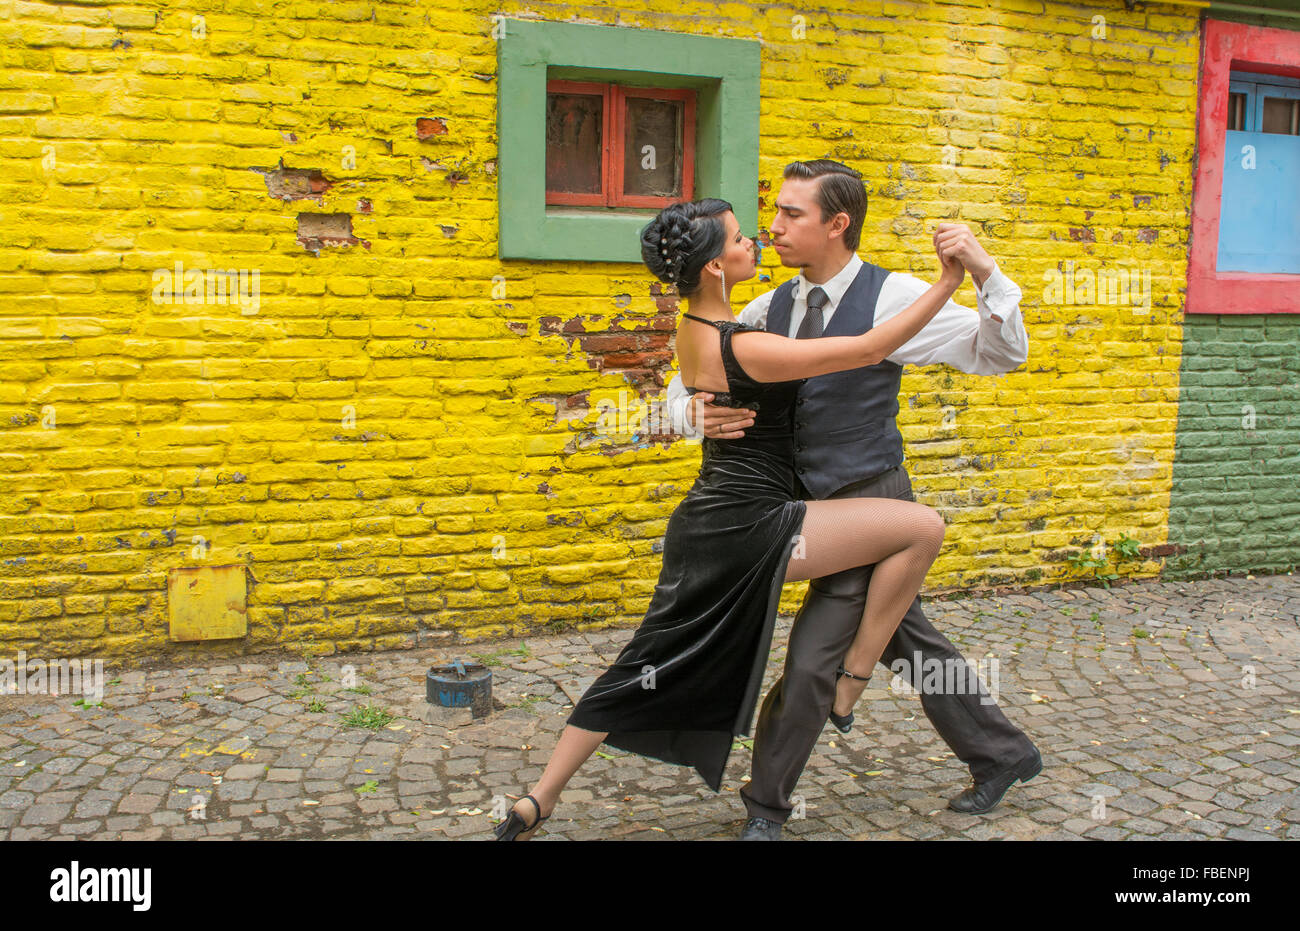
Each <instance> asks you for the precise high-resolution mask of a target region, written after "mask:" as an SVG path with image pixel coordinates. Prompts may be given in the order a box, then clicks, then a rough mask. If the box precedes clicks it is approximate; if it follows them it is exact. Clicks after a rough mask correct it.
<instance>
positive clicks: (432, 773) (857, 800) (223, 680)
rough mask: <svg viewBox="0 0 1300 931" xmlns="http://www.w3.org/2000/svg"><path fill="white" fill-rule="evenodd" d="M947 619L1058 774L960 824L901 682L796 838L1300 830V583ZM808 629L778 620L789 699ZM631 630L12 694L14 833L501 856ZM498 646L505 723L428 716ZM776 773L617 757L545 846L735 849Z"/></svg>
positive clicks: (873, 700) (127, 678) (985, 611)
mask: <svg viewBox="0 0 1300 931" xmlns="http://www.w3.org/2000/svg"><path fill="white" fill-rule="evenodd" d="M926 610H927V614H928V615H929V617H930V619H931V620H932V621H933V622H934V624H935V626H936V627H938V628H939V629H940V630H941V631H943V632H945V633H946V634H947V635H948V636H949V637H950V639H952V640H953V642H954V643H955V644H956V645H957V646H958V648H959V649H961V650H962V652H963V653H964V654H965V655H966V656H967V658H968V659H970V660H971V661H972V662H980V663H981V665H980V671H981V672H982V673H985V679H986V681H989V677H988V675H987V672H986V669H987V668H988V666H987V665H986V664H988V663H989V662H990V661H991V660H996V661H997V662H996V668H997V672H998V675H997V685H996V688H997V692H998V698H999V703H1000V705H1001V706H1002V708H1003V709H1004V710H1005V711H1006V713H1007V715H1008V717H1009V718H1011V720H1012V721H1013V722H1015V723H1016V724H1017V725H1019V726H1020V727H1022V728H1023V729H1025V731H1026V732H1027V733H1028V734H1029V735H1030V737H1031V738H1032V739H1033V740H1034V741H1035V742H1036V743H1037V744H1038V746H1039V749H1040V750H1041V752H1042V755H1043V764H1044V768H1043V772H1042V774H1041V775H1039V776H1038V777H1037V778H1035V779H1033V780H1032V781H1030V782H1028V783H1026V784H1023V785H1016V786H1015V787H1014V788H1012V789H1011V790H1010V791H1009V792H1008V793H1007V795H1006V797H1005V798H1004V800H1003V802H1002V804H1001V805H1000V806H999V807H998V808H997V809H995V810H994V811H993V812H992V813H991V814H988V815H983V816H964V815H959V814H957V813H955V812H952V811H949V810H947V808H946V807H945V806H946V804H947V800H948V799H949V798H950V797H951V796H953V795H955V794H956V793H957V792H959V791H960V790H961V789H962V788H964V787H965V786H966V785H967V783H968V781H969V776H968V773H967V771H966V769H965V767H964V766H963V765H962V764H961V763H960V761H958V760H957V759H955V758H954V757H953V755H952V754H951V752H950V751H949V750H948V748H947V747H946V746H945V745H944V744H943V743H942V741H940V739H939V738H938V737H937V735H936V734H935V732H934V729H933V728H932V727H931V726H930V723H929V721H928V720H927V719H926V717H925V715H924V713H923V712H922V710H921V704H920V700H919V697H918V696H917V695H916V694H914V693H912V692H911V691H910V690H909V689H905V688H903V687H901V686H898V687H890V676H889V674H888V673H886V672H885V671H884V670H883V669H881V670H879V672H880V673H884V674H883V675H881V674H878V675H877V676H876V678H875V679H873V681H872V686H873V687H872V688H870V689H868V691H867V692H866V693H865V694H864V696H863V698H862V700H861V702H860V703H859V705H858V707H857V710H856V715H857V726H856V727H855V730H854V732H853V733H852V734H850V735H848V736H843V735H840V734H839V733H838V732H837V731H835V730H834V729H833V728H832V727H829V726H827V727H826V729H825V730H824V731H823V733H822V736H821V738H820V740H819V742H818V746H817V749H816V751H815V752H814V754H813V756H812V759H811V760H810V761H809V764H808V767H807V769H806V770H805V771H804V774H803V777H802V778H801V780H800V782H799V786H798V789H797V791H798V793H799V795H800V796H802V798H803V814H804V817H795V818H792V819H791V820H790V821H789V822H787V824H786V829H785V836H786V838H787V839H790V840H796V839H797V840H805V839H806V840H814V839H845V838H853V839H866V840H869V839H899V838H917V839H928V838H977V839H989V838H1015V839H1030V838H1056V839H1059V838H1100V839H1104V840H1122V839H1126V838H1134V839H1145V838H1182V839H1187V838H1191V839H1196V838H1207V837H1208V838H1238V839H1270V838H1277V839H1282V838H1290V839H1296V838H1300V821H1298V818H1300V788H1298V787H1300V765H1298V764H1297V755H1298V754H1297V749H1296V745H1297V742H1298V737H1297V725H1298V724H1300V695H1297V686H1298V685H1300V675H1298V673H1297V658H1298V657H1300V580H1297V579H1296V578H1294V577H1292V576H1273V577H1265V578H1259V579H1255V580H1253V581H1246V580H1240V579H1232V580H1230V581H1229V580H1209V581H1199V582H1140V583H1133V584H1127V585H1124V586H1122V587H1117V588H1114V589H1112V590H1110V591H1107V590H1105V589H1103V588H1088V589H1072V590H1063V591H1050V592H1049V591H1044V592H1031V593H1016V594H1005V595H996V596H987V597H980V598H964V599H959V600H927V602H926ZM790 623H791V618H789V617H782V618H780V619H779V620H778V624H777V632H776V637H775V639H774V641H773V651H772V656H771V661H770V663H769V666H768V671H767V683H766V685H765V688H764V693H765V692H766V688H767V686H770V685H771V683H772V682H773V681H775V679H776V677H777V676H778V675H779V673H780V669H781V664H782V663H783V661H784V657H785V643H786V639H787V636H788V633H789V629H790ZM631 633H632V631H631V630H630V629H621V630H613V631H604V632H598V633H589V634H582V633H568V634H562V635H555V636H535V637H528V638H526V639H524V640H522V641H521V640H517V639H513V640H508V641H496V642H491V643H477V644H470V645H465V646H461V647H458V648H451V649H449V648H446V647H439V648H422V649H417V650H402V651H393V652H388V653H379V654H374V653H370V654H357V655H348V656H332V657H324V658H320V659H317V660H314V661H312V662H310V663H304V662H292V661H284V654H278V655H264V656H256V657H250V658H248V659H241V660H239V661H237V662H229V661H222V664H221V665H214V666H211V667H187V668H161V667H160V668H150V669H144V670H141V669H135V670H128V669H115V668H113V666H112V664H105V665H106V673H105V679H106V680H107V681H106V685H105V689H104V695H103V701H102V705H100V706H94V705H93V704H92V705H86V704H84V703H81V704H79V703H78V701H79V699H80V696H78V695H60V696H51V695H8V696H5V697H3V698H0V831H3V834H4V836H5V837H6V838H8V839H43V838H82V839H106V840H107V839H160V838H170V839H184V838H202V837H209V836H214V837H229V838H240V839H255V838H351V839H364V838H406V839H413V840H415V839H453V838H454V839H475V840H483V839H489V838H490V837H491V834H490V832H491V828H492V824H493V819H492V817H491V813H492V810H493V807H494V800H498V799H500V798H501V797H503V796H517V795H520V794H522V793H524V792H526V791H528V789H529V787H530V786H531V785H532V783H533V781H534V780H535V779H536V778H537V776H538V775H540V773H541V771H542V766H543V764H544V763H545V761H546V759H547V758H548V756H549V753H550V749H551V748H552V747H553V746H554V742H555V739H556V738H557V736H558V734H559V731H560V729H561V727H562V725H563V722H564V720H565V718H566V716H567V714H568V710H569V709H570V708H571V707H572V703H573V702H574V701H575V700H576V699H577V697H578V696H579V695H581V693H582V691H583V689H584V688H585V686H586V685H587V683H589V682H590V681H591V680H592V679H593V678H594V677H595V676H596V675H597V674H598V673H600V672H601V671H603V669H604V666H605V664H606V662H607V661H609V660H612V659H613V657H614V656H615V655H616V654H617V653H618V651H619V649H620V647H621V645H622V644H623V643H624V642H625V641H626V640H627V639H628V638H629V637H630V636H631ZM475 655H477V656H479V657H481V658H486V659H487V661H488V662H489V663H490V664H491V665H492V666H493V669H494V676H493V679H494V682H493V698H494V702H495V709H494V711H493V713H492V714H491V715H490V716H489V717H488V718H487V719H486V720H483V721H474V720H472V719H471V718H470V716H469V712H468V710H459V711H455V712H448V711H443V710H440V709H439V710H435V709H433V708H432V707H431V706H430V705H428V704H427V702H426V700H425V693H424V675H425V672H426V670H427V669H428V667H429V666H430V665H433V664H435V663H438V662H443V661H447V660H450V659H453V658H456V657H461V658H464V659H472V658H473V657H474V656H475ZM347 664H353V665H354V667H355V681H356V685H355V690H352V691H349V690H346V689H345V682H351V681H352V680H351V679H346V680H345V678H344V677H345V675H346V674H347V672H348V670H347V669H346V668H345V666H346V665H347ZM992 685H993V683H992V682H990V686H991V687H992ZM365 706H370V707H371V708H373V709H380V710H382V711H386V712H387V713H388V714H391V715H394V716H395V717H394V718H393V719H392V720H391V721H388V722H387V723H384V717H383V716H382V715H381V716H379V717H378V719H377V720H374V721H370V722H365V721H358V720H356V719H353V720H354V723H375V724H378V725H379V726H378V727H377V728H374V729H371V728H368V727H363V726H352V725H349V724H348V723H347V722H346V721H345V720H344V716H345V715H346V714H348V713H350V712H352V713H357V712H358V709H361V710H362V711H363V712H364V708H365ZM749 759H750V751H749V749H748V748H747V747H746V746H744V744H743V743H742V744H741V745H738V747H737V749H736V750H735V751H733V753H732V757H731V761H730V765H729V767H728V770H727V775H728V778H727V781H726V783H725V785H724V791H723V792H722V793H720V794H714V793H713V792H712V791H710V790H709V789H708V788H707V787H706V786H705V785H704V784H703V782H702V781H701V780H700V778H699V777H698V776H697V775H696V774H695V773H694V771H692V770H689V769H686V768H683V767H676V766H671V765H668V764H663V763H658V762H655V761H651V760H648V759H646V758H644V757H639V756H635V755H632V754H627V753H624V752H622V751H613V750H612V749H610V748H602V749H601V751H600V755H598V756H594V757H592V759H591V760H590V761H589V762H588V763H587V765H586V766H585V767H584V768H583V769H582V770H581V771H580V772H579V773H578V775H577V776H576V777H575V778H574V779H573V780H572V782H571V783H570V784H569V788H568V790H567V791H566V793H565V795H564V798H563V799H562V801H561V803H560V804H559V805H558V806H557V808H556V810H555V814H554V817H552V818H551V820H550V821H548V822H547V823H546V825H545V826H544V828H543V830H542V831H541V832H539V834H538V840H543V841H545V840H560V839H566V838H567V839H573V840H583V839H595V838H620V839H638V840H640V839H646V840H651V839H663V838H671V839H679V840H693V839H731V838H734V837H735V836H736V835H737V834H738V832H739V830H740V828H741V826H742V825H743V823H744V819H745V810H744V806H743V805H742V804H741V801H740V799H739V798H738V797H737V795H736V791H737V789H738V788H739V787H740V786H741V785H742V784H743V780H744V779H746V778H747V773H748V771H749ZM500 804H501V803H500V802H499V801H498V802H497V806H498V808H499V807H500Z"/></svg>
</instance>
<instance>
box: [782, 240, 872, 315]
mask: <svg viewBox="0 0 1300 931" xmlns="http://www.w3.org/2000/svg"><path fill="white" fill-rule="evenodd" d="M861 268H862V259H860V258H858V255H857V253H856V252H855V253H853V254H852V255H851V256H849V260H848V262H846V263H845V264H844V267H843V268H841V269H840V270H839V271H838V272H836V273H835V275H834V276H833V277H832V278H831V280H830V281H828V282H826V283H825V284H823V285H821V289H822V290H823V291H825V292H826V297H827V300H828V302H829V307H830V309H831V310H834V309H835V308H836V307H838V306H839V304H840V298H842V297H843V296H844V292H845V291H847V290H848V289H849V285H851V284H853V279H854V278H856V277H858V271H859V270H860V269H861ZM794 281H795V285H794V295H793V296H794V297H796V298H797V297H798V296H799V295H800V294H802V293H803V289H804V287H805V286H806V287H808V288H809V290H811V289H812V287H813V286H812V285H809V284H808V282H806V281H804V277H803V272H800V273H799V274H797V275H795V276H794Z"/></svg>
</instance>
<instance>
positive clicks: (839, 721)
mask: <svg viewBox="0 0 1300 931" xmlns="http://www.w3.org/2000/svg"><path fill="white" fill-rule="evenodd" d="M840 676H848V677H849V678H850V679H857V680H858V681H860V682H870V681H871V676H867V677H866V678H863V677H862V676H855V675H854V674H853V673H851V672H849V671H848V670H847V669H845V668H844V665H843V664H840V667H839V668H838V669H836V670H835V681H836V682H838V681H840ZM831 723H832V724H834V725H835V729H836V730H837V731H839V732H840V733H841V734H847V733H848V732H849V731H851V730H853V712H852V711H850V712H849V713H848V714H836V713H835V706H834V703H833V700H832V705H831ZM538 811H541V809H540V808H539V809H538Z"/></svg>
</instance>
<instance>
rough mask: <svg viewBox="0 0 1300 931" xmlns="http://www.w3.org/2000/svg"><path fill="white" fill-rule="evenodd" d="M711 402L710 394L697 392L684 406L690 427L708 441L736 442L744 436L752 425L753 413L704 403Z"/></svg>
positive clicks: (747, 410) (746, 409) (711, 396)
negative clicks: (746, 429) (747, 428)
mask: <svg viewBox="0 0 1300 931" xmlns="http://www.w3.org/2000/svg"><path fill="white" fill-rule="evenodd" d="M712 400H713V394H712V393H710V392H708V391H697V392H696V393H695V394H693V395H691V399H690V401H689V402H687V404H686V418H687V420H689V421H690V423H691V426H693V427H695V429H696V430H699V431H700V432H701V433H703V434H704V435H705V436H707V437H709V438H710V439H714V440H738V439H740V438H741V437H742V436H744V435H745V428H746V427H752V426H753V425H754V412H753V411H751V410H749V409H748V408H743V407H741V408H735V407H714V406H713V405H712V404H706V403H704V402H705V401H712Z"/></svg>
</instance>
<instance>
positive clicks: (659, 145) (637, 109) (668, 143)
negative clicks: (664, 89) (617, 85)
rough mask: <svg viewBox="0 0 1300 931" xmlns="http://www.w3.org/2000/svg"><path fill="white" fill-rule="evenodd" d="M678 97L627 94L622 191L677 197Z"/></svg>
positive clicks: (681, 110)
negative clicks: (658, 98)
mask: <svg viewBox="0 0 1300 931" xmlns="http://www.w3.org/2000/svg"><path fill="white" fill-rule="evenodd" d="M684 112H685V107H684V105H683V103H682V101H680V100H651V99H650V98H648V97H628V98H627V113H626V119H625V130H624V133H623V145H624V152H623V193H624V194H637V195H644V196H647V197H681V191H682V168H681V152H680V146H681V138H682V121H683V114H684Z"/></svg>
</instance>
